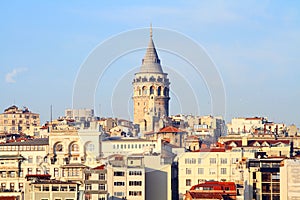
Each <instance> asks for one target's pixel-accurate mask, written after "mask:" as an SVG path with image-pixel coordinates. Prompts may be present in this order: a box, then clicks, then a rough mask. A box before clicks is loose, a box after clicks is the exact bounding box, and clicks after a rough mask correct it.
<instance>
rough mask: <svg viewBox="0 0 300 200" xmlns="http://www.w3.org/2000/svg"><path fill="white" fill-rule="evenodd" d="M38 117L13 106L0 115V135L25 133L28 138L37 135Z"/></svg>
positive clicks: (26, 110) (27, 110) (26, 109)
mask: <svg viewBox="0 0 300 200" xmlns="http://www.w3.org/2000/svg"><path fill="white" fill-rule="evenodd" d="M39 127H40V115H39V114H36V113H33V112H31V111H30V110H29V109H28V108H23V109H19V108H18V107H17V106H15V105H13V106H10V107H9V108H7V109H5V110H4V113H2V114H0V133H1V132H2V133H25V134H27V135H30V136H35V135H38V133H39Z"/></svg>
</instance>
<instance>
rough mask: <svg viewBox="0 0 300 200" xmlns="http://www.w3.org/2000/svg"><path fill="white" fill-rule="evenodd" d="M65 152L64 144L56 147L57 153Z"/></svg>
mask: <svg viewBox="0 0 300 200" xmlns="http://www.w3.org/2000/svg"><path fill="white" fill-rule="evenodd" d="M62 151H63V145H62V144H57V145H56V146H55V152H62Z"/></svg>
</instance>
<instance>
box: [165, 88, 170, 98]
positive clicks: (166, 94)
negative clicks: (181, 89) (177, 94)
mask: <svg viewBox="0 0 300 200" xmlns="http://www.w3.org/2000/svg"><path fill="white" fill-rule="evenodd" d="M164 96H166V97H167V96H169V88H167V87H166V88H165V89H164Z"/></svg>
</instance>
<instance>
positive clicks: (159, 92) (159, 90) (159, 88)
mask: <svg viewBox="0 0 300 200" xmlns="http://www.w3.org/2000/svg"><path fill="white" fill-rule="evenodd" d="M160 95H161V86H159V87H158V88H157V96H160Z"/></svg>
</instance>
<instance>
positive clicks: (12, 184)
mask: <svg viewBox="0 0 300 200" xmlns="http://www.w3.org/2000/svg"><path fill="white" fill-rule="evenodd" d="M9 186H10V187H9V189H10V191H15V184H14V183H10V184H9Z"/></svg>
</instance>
